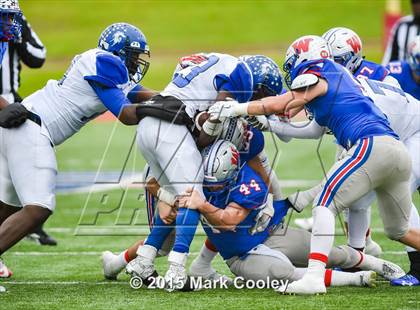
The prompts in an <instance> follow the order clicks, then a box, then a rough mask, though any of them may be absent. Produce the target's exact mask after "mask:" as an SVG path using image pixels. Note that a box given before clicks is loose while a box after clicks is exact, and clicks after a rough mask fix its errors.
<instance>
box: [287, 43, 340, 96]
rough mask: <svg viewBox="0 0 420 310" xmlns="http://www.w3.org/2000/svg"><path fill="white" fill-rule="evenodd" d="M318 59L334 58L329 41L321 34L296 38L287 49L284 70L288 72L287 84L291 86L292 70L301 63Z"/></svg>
mask: <svg viewBox="0 0 420 310" xmlns="http://www.w3.org/2000/svg"><path fill="white" fill-rule="evenodd" d="M316 59H332V53H331V49H330V46H329V45H328V43H327V41H326V40H325V39H323V38H321V37H319V36H314V35H308V36H303V37H300V38H298V39H297V40H295V41H294V42H293V43H292V44H291V45H290V46H289V48H288V49H287V52H286V58H285V62H284V65H283V70H284V71H285V72H286V77H285V80H286V84H287V86H289V88H290V86H291V84H292V81H291V77H290V74H291V71H292V70H293V69H295V68H296V67H297V66H299V65H300V64H301V63H304V62H305V61H310V60H316Z"/></svg>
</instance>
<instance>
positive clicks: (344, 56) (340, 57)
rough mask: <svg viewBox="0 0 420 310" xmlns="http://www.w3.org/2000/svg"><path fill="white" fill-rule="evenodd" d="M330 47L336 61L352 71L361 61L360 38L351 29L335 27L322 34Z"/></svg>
mask: <svg viewBox="0 0 420 310" xmlns="http://www.w3.org/2000/svg"><path fill="white" fill-rule="evenodd" d="M322 37H323V38H324V39H325V40H327V42H328V44H329V45H330V47H331V52H332V55H333V58H334V61H335V62H336V63H339V64H340V65H342V66H344V67H346V68H347V69H349V70H350V72H352V73H354V72H355V71H356V70H357V69H358V68H359V66H360V64H361V63H362V61H363V55H362V40H360V37H359V36H358V35H357V33H355V32H354V31H353V30H351V29H348V28H344V27H337V28H332V29H330V30H328V31H327V32H326V33H324V34H323V35H322Z"/></svg>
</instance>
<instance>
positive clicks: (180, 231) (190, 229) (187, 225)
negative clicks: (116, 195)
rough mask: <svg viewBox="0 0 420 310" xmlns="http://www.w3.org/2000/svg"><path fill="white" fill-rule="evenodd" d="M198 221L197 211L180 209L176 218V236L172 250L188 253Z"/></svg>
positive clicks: (198, 214)
mask: <svg viewBox="0 0 420 310" xmlns="http://www.w3.org/2000/svg"><path fill="white" fill-rule="evenodd" d="M199 220H200V213H199V212H198V211H197V210H192V209H187V208H181V209H179V211H178V214H177V216H176V236H175V244H174V248H173V250H174V251H175V252H178V253H188V252H189V251H190V245H191V242H192V240H193V239H194V235H195V231H196V230H197V225H198V222H199Z"/></svg>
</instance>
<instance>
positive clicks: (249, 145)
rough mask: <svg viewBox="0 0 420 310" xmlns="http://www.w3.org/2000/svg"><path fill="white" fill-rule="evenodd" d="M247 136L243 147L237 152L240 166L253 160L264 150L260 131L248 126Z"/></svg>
mask: <svg viewBox="0 0 420 310" xmlns="http://www.w3.org/2000/svg"><path fill="white" fill-rule="evenodd" d="M247 134H248V137H247V138H246V142H245V147H244V149H243V150H240V151H239V154H240V162H241V164H244V163H246V162H248V161H249V160H251V159H253V158H254V157H255V156H257V155H258V154H259V153H261V152H262V151H263V150H264V135H263V133H262V132H261V131H260V130H258V129H255V128H254V127H252V126H248V132H247Z"/></svg>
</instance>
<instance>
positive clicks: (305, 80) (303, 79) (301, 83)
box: [290, 73, 319, 90]
mask: <svg viewBox="0 0 420 310" xmlns="http://www.w3.org/2000/svg"><path fill="white" fill-rule="evenodd" d="M318 81H319V78H318V77H317V76H316V75H315V74H312V73H305V74H301V75H298V76H297V77H296V78H295V79H294V80H293V82H292V86H291V87H290V89H291V90H296V89H299V88H304V87H309V86H313V85H315V84H317V83H318Z"/></svg>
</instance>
